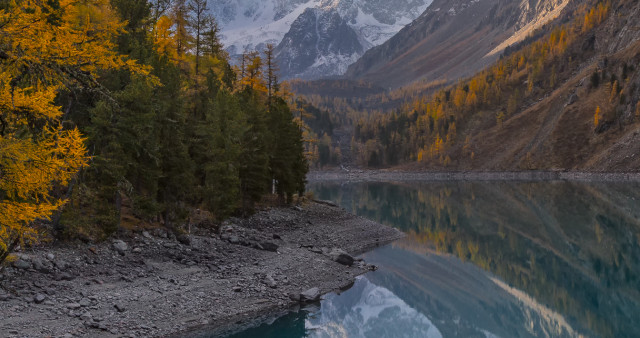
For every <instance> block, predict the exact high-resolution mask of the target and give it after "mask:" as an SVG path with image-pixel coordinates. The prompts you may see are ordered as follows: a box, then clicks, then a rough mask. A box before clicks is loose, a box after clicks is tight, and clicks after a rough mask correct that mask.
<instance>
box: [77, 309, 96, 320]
mask: <svg viewBox="0 0 640 338" xmlns="http://www.w3.org/2000/svg"><path fill="white" fill-rule="evenodd" d="M80 318H82V319H84V320H91V319H92V318H93V316H92V315H91V312H89V311H85V312H83V313H82V314H81V315H80Z"/></svg>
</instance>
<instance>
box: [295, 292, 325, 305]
mask: <svg viewBox="0 0 640 338" xmlns="http://www.w3.org/2000/svg"><path fill="white" fill-rule="evenodd" d="M321 295H322V294H321V293H320V289H319V288H311V289H309V290H307V291H304V292H301V293H300V301H301V302H302V303H311V302H317V301H318V300H320V296H321Z"/></svg>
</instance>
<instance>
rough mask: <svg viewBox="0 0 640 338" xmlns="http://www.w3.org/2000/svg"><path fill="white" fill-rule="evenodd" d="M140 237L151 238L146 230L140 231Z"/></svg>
mask: <svg viewBox="0 0 640 338" xmlns="http://www.w3.org/2000/svg"><path fill="white" fill-rule="evenodd" d="M142 237H144V238H147V239H151V234H149V232H148V231H143V232H142Z"/></svg>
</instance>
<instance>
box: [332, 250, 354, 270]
mask: <svg viewBox="0 0 640 338" xmlns="http://www.w3.org/2000/svg"><path fill="white" fill-rule="evenodd" d="M328 256H329V257H330V258H331V260H333V261H334V262H336V263H340V264H342V265H347V266H352V265H353V262H354V261H355V259H354V258H353V257H352V256H351V255H349V254H348V253H346V252H345V251H344V250H342V249H337V248H334V249H333V250H331V252H329V255H328Z"/></svg>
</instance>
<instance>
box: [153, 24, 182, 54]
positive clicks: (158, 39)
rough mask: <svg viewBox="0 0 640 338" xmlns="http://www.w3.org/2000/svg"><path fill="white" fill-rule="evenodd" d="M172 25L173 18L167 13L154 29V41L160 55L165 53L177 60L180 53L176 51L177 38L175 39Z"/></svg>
mask: <svg viewBox="0 0 640 338" xmlns="http://www.w3.org/2000/svg"><path fill="white" fill-rule="evenodd" d="M172 26H173V22H172V21H171V18H169V17H168V16H166V15H163V16H161V17H160V19H158V22H157V23H156V26H155V29H154V30H155V36H154V42H155V47H156V51H158V53H159V54H160V55H165V56H168V57H169V58H170V59H172V60H175V59H176V58H177V56H178V55H177V52H176V50H177V46H176V40H175V39H174V34H173V31H172V30H171V27H172Z"/></svg>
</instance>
